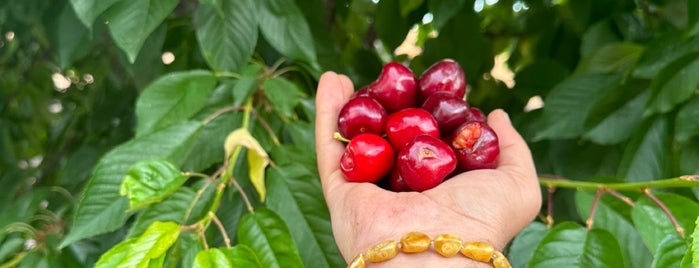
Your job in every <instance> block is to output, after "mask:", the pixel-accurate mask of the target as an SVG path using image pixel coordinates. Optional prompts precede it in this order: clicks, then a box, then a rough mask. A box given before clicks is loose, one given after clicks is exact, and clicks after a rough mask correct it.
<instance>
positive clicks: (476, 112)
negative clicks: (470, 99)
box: [468, 106, 487, 122]
mask: <svg viewBox="0 0 699 268" xmlns="http://www.w3.org/2000/svg"><path fill="white" fill-rule="evenodd" d="M469 112H470V113H471V115H470V117H469V120H468V121H479V122H486V121H487V120H486V117H485V114H484V113H483V111H481V109H478V108H476V107H473V106H471V108H470V109H469Z"/></svg>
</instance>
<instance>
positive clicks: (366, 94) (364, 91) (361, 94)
mask: <svg viewBox="0 0 699 268" xmlns="http://www.w3.org/2000/svg"><path fill="white" fill-rule="evenodd" d="M356 97H371V96H369V89H368V88H367V87H363V88H360V89H359V90H357V91H355V92H354V93H352V96H350V99H354V98H356Z"/></svg>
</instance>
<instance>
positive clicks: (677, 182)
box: [539, 176, 699, 191]
mask: <svg viewBox="0 0 699 268" xmlns="http://www.w3.org/2000/svg"><path fill="white" fill-rule="evenodd" d="M539 184H541V185H543V186H545V187H554V188H573V189H578V190H597V189H599V188H605V189H609V190H615V191H642V190H643V189H653V188H689V187H699V180H698V179H697V177H696V176H680V177H675V178H669V179H663V180H655V181H646V182H622V183H616V182H615V183H601V182H589V181H573V180H567V179H558V178H556V179H552V178H539Z"/></svg>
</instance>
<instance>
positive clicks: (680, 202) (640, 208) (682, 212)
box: [631, 193, 699, 257]
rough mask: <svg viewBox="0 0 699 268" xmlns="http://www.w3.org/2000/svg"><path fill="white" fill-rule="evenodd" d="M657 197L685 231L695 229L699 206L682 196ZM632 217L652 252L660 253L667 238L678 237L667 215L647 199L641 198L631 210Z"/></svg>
mask: <svg viewBox="0 0 699 268" xmlns="http://www.w3.org/2000/svg"><path fill="white" fill-rule="evenodd" d="M655 195H656V197H657V198H658V199H660V201H662V202H663V203H664V204H665V206H667V208H668V209H669V210H670V211H671V212H672V214H673V215H674V216H675V218H676V219H677V221H678V223H679V224H680V226H681V227H682V228H683V229H684V230H693V229H694V227H695V226H694V219H695V217H696V216H697V211H699V204H697V203H696V202H695V201H693V200H691V199H688V198H686V197H683V196H680V195H675V194H669V193H657V194H655ZM631 217H632V218H633V224H634V226H636V230H637V231H638V232H639V233H640V234H641V238H643V241H644V242H645V243H646V245H647V246H648V248H649V249H650V250H651V252H657V251H658V247H659V245H660V243H661V242H662V241H663V240H664V239H665V237H666V236H668V235H676V236H678V233H677V230H675V227H674V226H673V225H672V222H671V221H670V219H669V218H668V216H667V214H665V213H664V212H663V211H662V209H660V208H659V207H658V206H657V205H656V204H655V203H653V202H652V201H651V200H650V199H648V198H646V197H641V198H640V199H639V200H637V201H636V205H635V206H634V207H633V209H632V210H631ZM656 257H657V256H656Z"/></svg>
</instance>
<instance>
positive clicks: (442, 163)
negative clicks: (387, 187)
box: [397, 135, 456, 192]
mask: <svg viewBox="0 0 699 268" xmlns="http://www.w3.org/2000/svg"><path fill="white" fill-rule="evenodd" d="M397 165H398V168H399V172H400V176H401V177H402V178H403V180H404V181H405V183H406V184H407V185H408V187H410V189H413V190H415V191H420V192H421V191H425V190H428V189H431V188H434V187H435V186H437V185H439V184H440V183H442V181H444V179H445V178H446V177H447V176H448V175H449V174H451V172H452V171H454V169H456V156H455V155H454V151H453V150H452V149H451V148H450V147H449V145H447V144H446V143H444V142H442V141H441V140H440V139H438V138H435V137H432V136H427V135H420V136H417V137H415V139H413V140H412V141H411V142H409V143H408V144H407V145H406V146H405V148H403V150H401V151H400V153H398V160H397Z"/></svg>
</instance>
